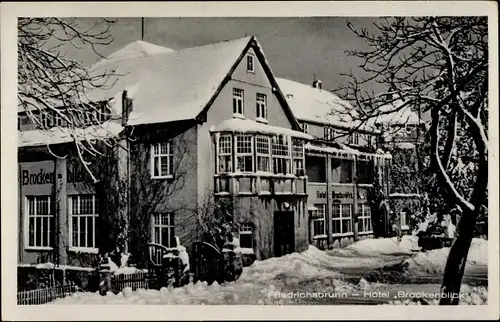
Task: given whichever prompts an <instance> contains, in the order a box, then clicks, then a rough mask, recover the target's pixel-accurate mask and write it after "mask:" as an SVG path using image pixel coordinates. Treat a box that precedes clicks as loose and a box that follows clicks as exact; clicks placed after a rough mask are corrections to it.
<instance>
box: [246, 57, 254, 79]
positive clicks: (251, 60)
mask: <svg viewBox="0 0 500 322" xmlns="http://www.w3.org/2000/svg"><path fill="white" fill-rule="evenodd" d="M249 66H251V69H250V68H249ZM246 70H247V72H248V73H253V74H255V55H253V54H251V53H248V54H247V59H246Z"/></svg>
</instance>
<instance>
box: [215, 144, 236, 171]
mask: <svg viewBox="0 0 500 322" xmlns="http://www.w3.org/2000/svg"><path fill="white" fill-rule="evenodd" d="M218 144H219V149H218V150H219V152H218V153H219V168H218V172H219V173H226V172H231V171H232V168H233V167H232V151H233V149H232V145H233V140H232V137H231V135H221V136H220V137H219V142H218Z"/></svg>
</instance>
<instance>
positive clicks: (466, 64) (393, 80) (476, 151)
mask: <svg viewBox="0 0 500 322" xmlns="http://www.w3.org/2000/svg"><path fill="white" fill-rule="evenodd" d="M348 26H349V27H350V28H351V30H352V31H353V32H354V33H355V34H356V35H357V36H359V37H360V38H362V39H363V40H365V42H366V44H367V45H368V47H369V49H367V50H352V51H349V54H350V55H353V56H355V57H357V58H359V59H360V61H361V64H360V65H359V67H360V68H359V72H360V73H361V76H359V75H360V74H358V76H355V75H354V74H353V73H350V74H349V75H346V76H347V77H348V78H349V80H348V82H347V83H346V85H345V86H343V87H342V88H340V89H339V91H338V93H339V95H340V96H341V97H342V98H343V99H346V100H348V101H349V102H351V104H353V105H354V106H355V107H357V109H358V112H359V117H358V121H359V122H362V123H365V124H374V123H373V122H374V121H373V120H374V119H377V118H380V117H384V116H385V115H395V114H397V113H400V115H401V116H403V115H404V111H405V109H410V110H421V111H422V112H424V113H430V116H431V124H430V129H429V132H428V137H429V142H430V164H429V166H430V169H431V170H432V172H433V173H434V176H435V178H436V180H437V183H438V186H439V192H440V193H441V194H443V195H444V197H445V199H446V201H447V202H448V204H449V205H450V206H454V205H459V206H460V207H461V208H462V210H463V215H462V217H461V220H460V222H459V224H458V230H457V236H456V238H455V240H454V242H453V245H452V247H451V249H450V254H449V256H448V259H447V263H446V269H445V273H444V279H443V283H442V292H445V293H448V294H450V293H452V294H454V297H453V298H452V297H451V296H450V297H447V298H442V299H441V301H440V304H442V305H444V304H458V302H459V298H458V294H459V291H460V285H461V280H462V277H463V273H464V268H465V264H466V259H467V254H468V251H469V248H470V245H471V241H472V238H473V234H474V229H475V226H476V221H477V217H478V215H479V213H480V211H481V208H482V206H484V205H486V204H487V203H486V202H487V185H488V134H487V130H488V123H487V121H488V120H487V117H488V21H487V18H486V17H413V18H405V17H397V18H381V19H380V21H379V22H378V23H376V24H375V25H374V28H373V32H370V31H368V30H366V29H361V30H356V29H355V28H354V27H353V26H352V25H351V24H348ZM374 84H375V86H378V87H382V91H380V92H377V93H376V92H375V91H374V90H370V89H369V87H372V86H374ZM372 88H373V87H372ZM465 142H468V145H467V148H463V145H464V143H465ZM460 145H462V148H460ZM457 147H458V148H457ZM463 153H466V154H463ZM471 158H472V159H473V160H472V161H471ZM464 169H468V172H465V170H464ZM464 182H465V183H466V184H465V187H463V186H464ZM461 186H462V187H463V188H462V189H461V188H460V187H461Z"/></svg>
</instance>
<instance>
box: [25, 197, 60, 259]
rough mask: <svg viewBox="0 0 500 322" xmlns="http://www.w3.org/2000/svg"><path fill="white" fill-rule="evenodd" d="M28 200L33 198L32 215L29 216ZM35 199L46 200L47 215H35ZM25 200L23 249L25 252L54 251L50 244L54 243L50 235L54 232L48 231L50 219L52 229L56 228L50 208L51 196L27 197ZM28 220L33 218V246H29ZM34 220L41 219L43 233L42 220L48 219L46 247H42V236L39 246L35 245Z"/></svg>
mask: <svg viewBox="0 0 500 322" xmlns="http://www.w3.org/2000/svg"><path fill="white" fill-rule="evenodd" d="M30 198H33V206H34V209H33V215H31V214H30ZM37 198H47V209H48V214H47V215H38V214H37V210H38V208H37V206H36V202H37ZM24 200H25V206H24V213H25V220H24V223H25V228H24V229H25V232H24V249H27V250H52V249H54V246H51V244H52V243H53V242H54V238H53V237H54V236H51V235H52V234H54V233H55V230H50V221H51V219H52V220H54V228H56V227H57V225H56V223H55V215H54V213H53V211H52V208H51V203H52V196H51V195H27V196H25V198H24ZM30 218H34V223H33V245H30ZM36 218H42V219H41V226H42V231H43V218H48V219H47V221H48V225H47V226H48V236H47V238H48V246H42V245H43V234H42V237H41V238H40V245H36V236H37V229H36Z"/></svg>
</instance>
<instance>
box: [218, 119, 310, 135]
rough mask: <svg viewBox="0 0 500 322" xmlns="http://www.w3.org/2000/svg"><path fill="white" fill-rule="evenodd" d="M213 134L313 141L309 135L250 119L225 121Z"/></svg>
mask: <svg viewBox="0 0 500 322" xmlns="http://www.w3.org/2000/svg"><path fill="white" fill-rule="evenodd" d="M210 131H211V132H236V133H262V134H272V135H285V136H291V137H295V138H301V139H305V140H312V139H313V137H312V136H311V135H309V134H307V133H303V132H299V131H295V130H292V129H287V128H284V127H278V126H272V125H268V124H263V123H259V122H256V121H253V120H249V119H239V118H233V119H228V120H224V121H222V122H221V123H219V124H218V125H216V126H212V128H210Z"/></svg>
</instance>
